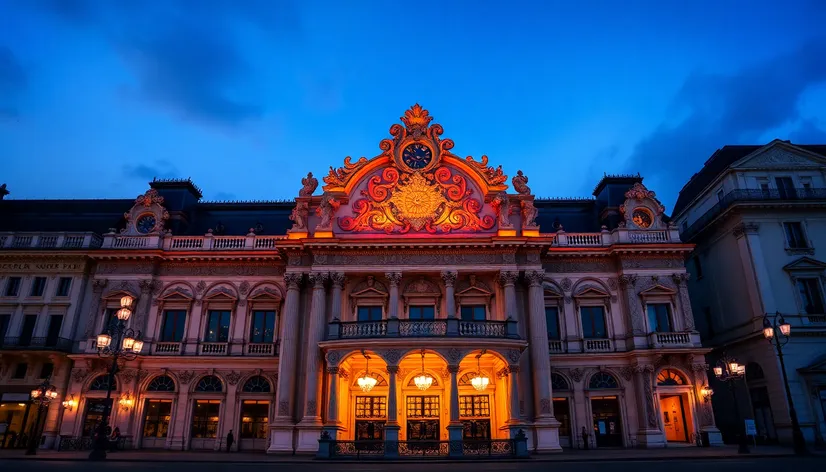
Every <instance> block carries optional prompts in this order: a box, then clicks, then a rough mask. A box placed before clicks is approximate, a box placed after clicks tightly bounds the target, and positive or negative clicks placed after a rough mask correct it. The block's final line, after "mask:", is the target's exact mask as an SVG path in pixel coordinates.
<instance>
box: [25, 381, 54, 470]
mask: <svg viewBox="0 0 826 472" xmlns="http://www.w3.org/2000/svg"><path fill="white" fill-rule="evenodd" d="M31 398H32V403H35V404H37V417H36V418H35V420H34V428H33V434H32V437H31V438H29V444H28V448H27V449H26V455H27V456H33V455H35V454H37V446H38V445H39V444H40V436H41V435H42V434H43V430H42V428H41V424H40V417H41V416H42V414H43V410H45V409H46V408H47V407H48V406H49V403H51V402H52V400H54V399H55V398H57V389H56V388H55V386H54V385H52V384H50V383H49V379H46V380H44V381H43V383H42V384H40V386H39V387H37V388H36V389H34V390H32V391H31Z"/></svg>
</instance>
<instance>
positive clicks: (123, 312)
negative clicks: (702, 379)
mask: <svg viewBox="0 0 826 472" xmlns="http://www.w3.org/2000/svg"><path fill="white" fill-rule="evenodd" d="M117 316H118V319H119V320H121V321H127V320H128V319H129V317H130V316H132V310H130V309H129V308H121V309H120V310H118V312H117Z"/></svg>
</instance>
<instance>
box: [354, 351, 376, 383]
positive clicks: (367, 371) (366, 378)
mask: <svg viewBox="0 0 826 472" xmlns="http://www.w3.org/2000/svg"><path fill="white" fill-rule="evenodd" d="M361 355H362V356H364V358H365V359H366V360H367V367H366V368H365V369H364V375H363V376H361V377H359V378H358V384H359V388H361V391H362V392H369V391H370V390H373V387H375V386H376V382H378V380H376V379H375V377H371V376H370V356H368V355H367V354H365V353H364V351H361Z"/></svg>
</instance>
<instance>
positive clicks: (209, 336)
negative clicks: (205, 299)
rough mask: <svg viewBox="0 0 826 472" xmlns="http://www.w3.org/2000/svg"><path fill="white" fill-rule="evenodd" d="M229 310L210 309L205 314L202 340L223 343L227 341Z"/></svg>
mask: <svg viewBox="0 0 826 472" xmlns="http://www.w3.org/2000/svg"><path fill="white" fill-rule="evenodd" d="M229 321H230V312H229V311H228V310H210V311H209V313H208V314H207V325H206V332H205V333H204V341H205V342H208V343H225V342H227V341H229Z"/></svg>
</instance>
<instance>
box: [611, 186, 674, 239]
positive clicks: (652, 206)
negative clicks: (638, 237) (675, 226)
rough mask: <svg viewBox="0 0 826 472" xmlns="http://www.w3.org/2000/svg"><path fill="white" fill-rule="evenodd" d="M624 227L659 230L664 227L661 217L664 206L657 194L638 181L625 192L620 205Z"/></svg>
mask: <svg viewBox="0 0 826 472" xmlns="http://www.w3.org/2000/svg"><path fill="white" fill-rule="evenodd" d="M620 213H621V214H622V215H623V219H624V224H625V227H626V228H629V229H637V230H640V229H642V230H648V229H651V230H661V229H664V228H665V227H666V225H665V223H663V220H662V217H663V214H664V213H665V207H664V206H663V204H662V203H660V201H659V200H658V199H657V196H656V194H655V193H654V192H652V191H651V190H648V189H647V188H646V187H645V185H643V184H642V183H640V182H637V183H635V184H634V186H633V187H631V188H630V189H629V190H628V191H627V192H625V203H623V204H622V205H621V206H620Z"/></svg>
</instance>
